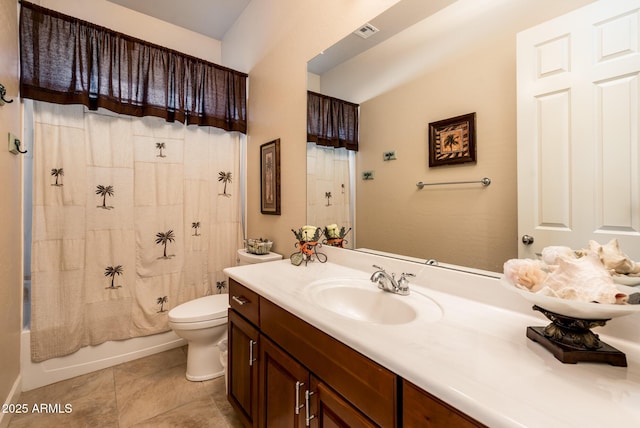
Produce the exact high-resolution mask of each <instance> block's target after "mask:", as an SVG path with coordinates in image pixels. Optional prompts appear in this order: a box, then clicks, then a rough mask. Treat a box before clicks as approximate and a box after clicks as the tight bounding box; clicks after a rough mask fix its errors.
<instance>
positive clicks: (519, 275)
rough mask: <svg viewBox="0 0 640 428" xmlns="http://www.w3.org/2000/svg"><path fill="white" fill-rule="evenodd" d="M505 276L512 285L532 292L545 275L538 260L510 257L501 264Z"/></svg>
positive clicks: (538, 287) (536, 289) (540, 284)
mask: <svg viewBox="0 0 640 428" xmlns="http://www.w3.org/2000/svg"><path fill="white" fill-rule="evenodd" d="M503 270H504V274H505V277H506V278H507V279H508V280H509V281H510V282H511V283H512V284H514V285H516V286H519V287H520V288H526V289H528V290H530V291H532V292H536V291H538V290H539V289H540V288H541V287H542V283H543V282H544V280H545V278H546V277H547V272H546V271H545V270H544V265H543V263H542V262H541V261H539V260H531V259H511V260H507V261H506V262H505V264H504V266H503Z"/></svg>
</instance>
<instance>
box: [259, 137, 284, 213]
mask: <svg viewBox="0 0 640 428" xmlns="http://www.w3.org/2000/svg"><path fill="white" fill-rule="evenodd" d="M260 212H261V213H262V214H274V215H280V139H277V140H273V141H270V142H268V143H265V144H263V145H261V146H260Z"/></svg>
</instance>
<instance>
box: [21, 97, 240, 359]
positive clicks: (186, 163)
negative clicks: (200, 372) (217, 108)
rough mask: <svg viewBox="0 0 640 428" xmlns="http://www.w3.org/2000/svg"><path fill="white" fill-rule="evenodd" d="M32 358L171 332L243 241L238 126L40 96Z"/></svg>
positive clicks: (214, 284)
mask: <svg viewBox="0 0 640 428" xmlns="http://www.w3.org/2000/svg"><path fill="white" fill-rule="evenodd" d="M34 110H35V114H34V118H35V120H34V121H35V126H34V127H35V137H34V138H35V142H34V148H33V151H34V176H33V238H32V320H31V352H32V360H33V361H36V362H37V361H43V360H46V359H49V358H52V357H57V356H62V355H66V354H69V353H72V352H75V351H76V350H78V349H79V348H81V347H83V346H87V345H96V344H99V343H102V342H105V341H108V340H120V339H127V338H131V337H137V336H146V335H150V334H155V333H160V332H163V331H167V330H169V327H168V324H167V313H168V311H169V309H171V308H173V307H175V306H177V305H178V304H180V303H182V302H184V301H187V300H190V299H194V298H197V297H201V296H204V295H207V294H214V293H217V292H220V291H223V289H222V287H221V286H222V284H221V281H223V280H224V275H223V273H222V269H223V268H225V267H227V266H233V265H235V253H236V249H237V248H240V245H241V244H242V222H241V207H240V200H241V199H240V198H241V193H240V186H239V184H240V180H239V178H240V176H241V174H242V172H241V171H240V140H241V138H244V137H243V136H241V135H240V134H237V133H229V132H225V131H222V130H219V129H216V128H210V127H196V126H189V127H187V126H184V125H182V124H180V123H167V122H165V121H164V120H162V119H158V118H153V117H144V118H135V117H129V116H123V115H117V114H114V113H111V112H108V111H104V110H99V111H98V112H90V111H88V110H87V109H86V108H84V107H82V106H63V105H54V104H48V103H41V102H35V103H34Z"/></svg>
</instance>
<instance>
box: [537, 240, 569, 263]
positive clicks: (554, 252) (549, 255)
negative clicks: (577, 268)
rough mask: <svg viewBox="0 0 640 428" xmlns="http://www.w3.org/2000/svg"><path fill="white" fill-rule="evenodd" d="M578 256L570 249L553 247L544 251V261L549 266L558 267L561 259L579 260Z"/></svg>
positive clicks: (545, 248) (558, 246) (559, 246)
mask: <svg viewBox="0 0 640 428" xmlns="http://www.w3.org/2000/svg"><path fill="white" fill-rule="evenodd" d="M577 257H578V256H577V254H576V252H575V251H573V250H572V249H571V248H569V247H565V246H561V245H552V246H549V247H544V248H543V249H542V261H543V262H545V263H546V264H548V265H557V264H558V259H559V258H569V259H575V258H577Z"/></svg>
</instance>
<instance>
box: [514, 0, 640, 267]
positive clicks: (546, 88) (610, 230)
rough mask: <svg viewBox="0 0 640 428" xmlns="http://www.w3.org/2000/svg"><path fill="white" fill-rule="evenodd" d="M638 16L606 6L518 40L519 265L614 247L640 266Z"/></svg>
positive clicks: (620, 1)
mask: <svg viewBox="0 0 640 428" xmlns="http://www.w3.org/2000/svg"><path fill="white" fill-rule="evenodd" d="M638 9H639V6H638V2H637V1H633V0H606V1H598V2H595V3H593V4H591V5H589V6H586V7H583V8H581V9H578V10H576V11H574V12H571V13H569V14H567V15H564V16H561V17H559V18H556V19H554V20H551V21H549V22H547V23H544V24H541V25H539V26H536V27H533V28H531V29H529V30H526V31H524V32H522V33H520V34H518V41H517V44H518V48H517V49H518V52H517V61H518V234H519V237H522V236H523V235H531V236H533V237H534V238H535V241H534V243H533V244H532V245H529V246H527V245H524V244H523V243H520V248H519V257H521V258H524V257H535V256H536V254H539V253H540V252H541V250H542V248H544V247H546V246H549V245H567V246H570V247H572V248H574V249H579V248H584V247H586V246H587V244H588V241H589V240H596V241H598V242H600V243H601V244H604V243H606V242H608V241H609V240H610V239H613V238H616V239H618V241H619V242H620V246H621V248H622V250H623V251H625V252H626V253H627V254H628V255H629V256H630V257H631V258H632V259H635V260H640V144H639V140H640V129H639V117H640V109H639V107H640V49H639V48H640V32H639V28H638V27H639V23H640V13H639V10H638ZM519 239H520V238H519Z"/></svg>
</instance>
